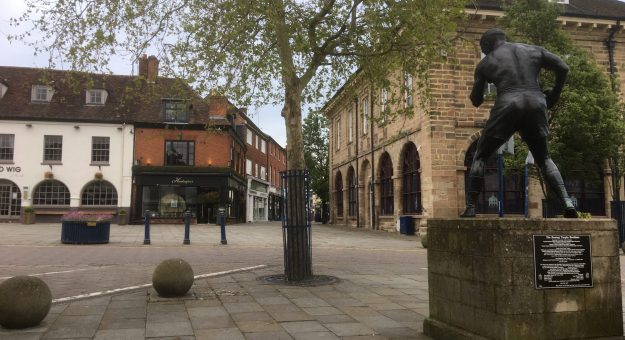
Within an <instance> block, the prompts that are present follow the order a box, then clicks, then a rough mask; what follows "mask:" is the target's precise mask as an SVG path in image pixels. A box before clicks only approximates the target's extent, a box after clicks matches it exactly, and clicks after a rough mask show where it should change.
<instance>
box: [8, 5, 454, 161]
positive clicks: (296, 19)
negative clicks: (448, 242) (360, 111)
mask: <svg viewBox="0 0 625 340" xmlns="http://www.w3.org/2000/svg"><path fill="white" fill-rule="evenodd" d="M27 3H28V11H27V12H26V13H25V14H24V15H23V16H21V17H20V18H16V19H14V20H13V21H12V23H13V25H15V26H20V27H22V28H23V32H22V33H21V34H17V35H15V36H13V38H15V39H22V40H25V41H30V43H31V44H32V46H33V47H35V48H36V51H37V52H38V53H48V54H49V55H50V56H51V57H52V58H51V59H50V60H51V62H52V61H54V60H55V58H56V57H58V56H60V57H61V59H62V60H63V61H64V63H66V64H67V66H68V67H69V68H71V69H77V70H88V71H105V70H107V65H108V63H109V62H110V57H111V56H113V55H117V54H128V55H130V56H133V57H135V58H138V57H139V56H140V55H141V54H143V53H145V52H146V50H148V49H151V50H156V51H157V56H158V57H159V59H160V60H161V65H162V66H163V67H164V68H163V71H164V73H165V74H166V75H171V76H177V77H182V78H183V79H185V80H187V81H189V82H190V83H193V84H194V85H195V86H196V87H197V89H198V90H199V91H200V92H203V93H206V92H207V91H209V90H214V89H219V90H220V92H221V93H223V94H225V95H227V96H228V97H229V98H231V99H232V100H234V102H235V103H237V104H239V105H248V104H268V103H280V102H282V103H284V109H283V110H282V115H283V116H284V117H285V119H286V123H287V144H288V151H291V152H290V153H289V156H288V157H289V167H290V168H295V169H297V168H303V167H304V160H303V152H302V151H303V145H302V140H301V133H302V127H301V119H302V117H301V107H302V104H303V103H315V102H316V101H317V100H319V99H320V98H326V97H327V95H328V94H330V93H333V92H334V91H335V90H336V89H337V88H338V86H340V85H341V84H342V83H343V82H344V81H345V80H346V79H347V77H348V76H349V75H350V74H351V73H353V72H354V71H355V70H356V69H359V68H360V69H361V70H363V74H366V75H367V76H368V77H370V78H371V79H372V80H376V81H380V82H381V81H382V79H385V75H386V74H389V73H392V72H393V71H394V70H398V69H404V70H406V71H410V72H412V73H413V74H415V75H424V74H425V71H426V70H427V66H428V65H429V63H430V62H432V61H433V60H434V59H436V58H438V56H439V54H440V53H441V51H445V50H449V49H450V48H451V46H452V40H453V38H454V37H455V29H456V22H457V19H458V18H459V17H460V16H461V15H462V13H463V6H464V5H465V1H464V0H404V1H386V0H373V1H364V0H316V1H295V0H271V1H269V0H257V1H248V0H229V1H221V0H212V1H205V0H109V1H86V0H59V1H54V2H48V1H46V2H42V1H39V0H27ZM31 26H32V27H31ZM33 31H40V32H43V36H42V38H40V39H34V40H29V39H30V37H31V33H32V32H33ZM32 36H34V35H32Z"/></svg>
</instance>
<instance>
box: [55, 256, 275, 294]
mask: <svg viewBox="0 0 625 340" xmlns="http://www.w3.org/2000/svg"><path fill="white" fill-rule="evenodd" d="M265 267H267V265H266V264H261V265H258V266H252V267H244V268H238V269H232V270H226V271H223V272H216V273H209V274H202V275H196V276H194V277H193V278H194V279H204V278H207V277H214V276H221V275H227V274H233V273H239V272H244V271H248V270H254V269H260V268H265ZM150 286H152V284H151V283H146V284H142V285H137V286H130V287H124V288H116V289H109V290H104V291H101V292H95V293H88V294H81V295H75V296H68V297H64V298H59V299H54V300H52V303H61V302H72V301H75V300H81V299H86V298H92V297H98V296H105V295H111V294H115V293H120V292H128V291H132V290H137V289H141V288H147V287H150Z"/></svg>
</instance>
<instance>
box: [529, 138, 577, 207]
mask: <svg viewBox="0 0 625 340" xmlns="http://www.w3.org/2000/svg"><path fill="white" fill-rule="evenodd" d="M525 142H526V143H527V146H528V147H529V149H530V151H531V152H532V155H533V156H534V160H535V161H536V165H538V167H539V168H540V171H541V172H542V174H543V177H544V178H545V182H546V183H547V185H548V186H549V188H550V189H551V190H552V191H553V192H554V193H555V194H556V196H558V199H559V200H560V203H561V204H562V206H563V207H564V217H566V218H577V211H576V210H575V206H574V205H573V202H572V201H571V199H570V198H569V194H568V193H567V191H566V187H565V186H564V180H563V179H562V175H561V174H560V170H558V167H557V166H556V164H555V163H554V162H553V160H552V159H551V156H549V151H548V148H547V137H538V138H533V139H526V140H525Z"/></svg>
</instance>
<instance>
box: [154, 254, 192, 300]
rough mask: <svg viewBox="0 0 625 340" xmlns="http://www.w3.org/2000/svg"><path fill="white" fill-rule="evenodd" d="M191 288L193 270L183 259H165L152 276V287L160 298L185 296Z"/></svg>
mask: <svg viewBox="0 0 625 340" xmlns="http://www.w3.org/2000/svg"><path fill="white" fill-rule="evenodd" d="M191 286H193V269H192V268H191V266H190V265H189V263H187V262H186V261H185V260H183V259H167V260H165V261H163V262H161V263H160V264H159V265H158V266H156V269H154V274H152V287H154V290H156V292H157V293H158V295H160V296H162V297H177V296H183V295H185V294H187V292H188V291H189V289H191Z"/></svg>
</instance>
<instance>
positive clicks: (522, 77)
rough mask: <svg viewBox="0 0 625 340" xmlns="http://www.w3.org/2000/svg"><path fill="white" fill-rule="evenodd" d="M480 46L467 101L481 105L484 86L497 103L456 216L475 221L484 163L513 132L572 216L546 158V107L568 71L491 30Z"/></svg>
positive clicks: (554, 98)
mask: <svg viewBox="0 0 625 340" xmlns="http://www.w3.org/2000/svg"><path fill="white" fill-rule="evenodd" d="M480 47H481V48H482V52H484V54H485V55H486V56H485V57H484V59H482V61H480V63H479V64H478V65H477V67H476V69H475V83H474V84H473V90H472V91H471V102H472V103H473V105H474V106H475V107H478V106H480V105H481V104H482V102H483V101H484V87H485V85H486V83H493V84H495V86H497V99H496V101H495V105H494V106H493V108H492V109H491V111H490V117H489V118H488V121H487V122H486V126H484V130H482V134H481V136H480V139H479V140H478V142H477V150H476V151H475V156H474V157H473V164H472V165H471V170H470V172H469V183H468V186H467V188H468V190H466V191H467V197H466V200H467V202H466V203H467V205H466V209H465V211H464V213H462V215H460V216H461V217H475V203H476V201H477V197H478V195H479V192H480V191H481V188H482V186H483V183H484V164H485V162H486V160H487V159H488V157H489V156H490V155H492V154H493V153H494V152H495V151H496V150H497V149H498V148H499V147H500V146H501V145H503V144H504V143H505V142H506V141H507V140H508V139H509V138H510V137H511V136H512V135H513V134H514V133H515V132H517V131H518V132H519V134H520V135H521V138H523V140H524V141H525V143H527V146H528V147H529V149H530V151H531V152H532V155H533V156H534V160H535V162H536V164H537V165H538V167H539V168H540V170H541V172H542V174H543V177H544V179H545V182H546V183H547V185H548V186H549V188H550V189H551V190H552V191H553V192H555V194H556V195H557V197H558V199H559V200H560V202H561V203H562V205H563V206H564V216H565V217H568V218H576V217H577V212H576V211H575V207H574V206H573V203H572V201H571V199H570V198H569V195H568V193H567V192H566V188H565V187H564V181H563V180H562V176H561V175H560V171H559V170H558V167H557V166H556V165H555V163H554V162H553V161H552V160H551V157H550V156H549V151H548V148H547V135H548V134H549V127H548V122H547V109H550V108H552V107H553V106H554V105H555V104H556V103H557V102H558V100H559V99H560V94H561V93H562V88H563V87H564V81H565V80H566V75H567V73H568V70H569V67H568V66H567V65H566V64H565V63H564V61H562V59H560V58H559V57H558V56H556V55H554V54H553V53H550V52H549V51H547V50H545V49H544V48H542V47H539V46H534V45H526V44H517V43H509V42H507V41H506V35H505V33H504V32H503V31H502V30H500V29H497V28H493V29H490V30H488V31H486V33H484V34H483V35H482V38H481V39H480ZM542 68H545V69H547V70H550V71H553V72H554V73H555V76H556V82H555V86H554V87H553V89H551V90H547V91H545V92H544V93H543V92H542V91H541V88H540V85H539V84H538V75H539V73H540V70H541V69H542Z"/></svg>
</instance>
